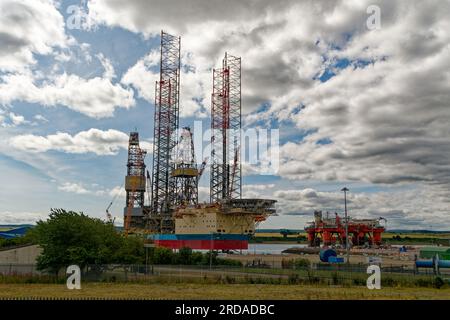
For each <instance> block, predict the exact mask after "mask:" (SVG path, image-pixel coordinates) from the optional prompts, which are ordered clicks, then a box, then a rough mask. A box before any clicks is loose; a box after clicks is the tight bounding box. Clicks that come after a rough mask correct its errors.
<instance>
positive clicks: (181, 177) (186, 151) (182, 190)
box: [172, 127, 198, 207]
mask: <svg viewBox="0 0 450 320" xmlns="http://www.w3.org/2000/svg"><path fill="white" fill-rule="evenodd" d="M176 153H177V154H176V158H175V170H174V171H173V172H172V176H173V177H174V178H175V181H176V190H175V205H176V206H177V207H178V206H187V205H195V204H197V203H198V181H197V180H198V169H197V164H196V161H195V150H194V140H193V138H192V132H191V129H190V128H189V127H185V128H183V130H182V132H181V137H180V139H179V141H178V144H177V148H176Z"/></svg>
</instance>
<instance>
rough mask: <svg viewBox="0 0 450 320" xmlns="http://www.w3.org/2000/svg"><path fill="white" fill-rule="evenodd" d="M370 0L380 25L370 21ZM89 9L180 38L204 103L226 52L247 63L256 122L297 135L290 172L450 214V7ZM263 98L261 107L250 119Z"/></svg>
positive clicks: (144, 4)
mask: <svg viewBox="0 0 450 320" xmlns="http://www.w3.org/2000/svg"><path fill="white" fill-rule="evenodd" d="M373 4H375V5H378V6H379V7H380V9H381V19H382V20H381V29H379V30H369V29H368V28H367V25H366V21H367V18H368V17H369V15H368V14H367V12H366V10H367V8H368V6H369V5H373ZM89 12H90V15H92V17H93V19H95V20H96V21H97V23H99V24H105V25H108V26H120V27H122V28H125V29H128V30H131V31H133V32H139V33H142V34H143V35H144V36H147V37H151V36H155V35H157V34H158V33H159V30H160V29H161V27H163V28H165V29H166V30H167V31H169V32H173V33H176V34H181V35H182V48H183V50H184V51H185V52H187V53H188V54H187V55H186V56H185V57H184V59H185V60H184V61H186V64H188V65H191V66H193V70H194V72H193V73H194V74H195V75H196V77H198V78H197V79H194V81H190V82H189V84H188V85H193V84H196V85H199V86H200V87H202V88H203V91H202V90H198V88H195V91H196V92H197V97H198V98H199V99H201V101H204V102H205V101H206V102H208V101H209V97H208V96H209V94H210V92H211V90H210V87H207V86H210V82H211V79H210V78H211V76H210V73H211V70H210V69H211V68H212V67H215V66H216V67H217V66H219V65H220V59H221V58H222V56H223V53H224V52H225V51H228V52H230V53H233V54H235V55H238V56H242V59H243V60H242V61H243V65H242V67H243V70H242V77H243V79H242V84H243V85H242V90H243V113H244V114H250V116H249V118H248V119H249V120H250V121H249V124H251V123H252V122H253V123H258V122H259V121H267V123H270V122H271V121H272V120H278V121H279V122H280V123H282V124H284V123H289V122H291V123H292V124H293V125H294V126H295V127H296V128H297V129H298V133H299V136H298V138H297V139H296V140H295V139H291V141H290V142H288V143H285V144H284V145H283V146H282V147H281V149H280V154H281V159H280V171H279V175H281V176H282V177H284V178H287V179H295V180H303V181H311V180H316V181H363V182H369V183H374V184H381V185H393V184H396V185H397V184H402V185H406V186H414V187H417V189H418V190H421V191H420V192H421V194H420V196H423V197H426V198H427V199H434V201H432V200H430V201H428V202H426V203H427V204H429V205H430V208H436V207H438V209H439V210H447V213H448V209H445V208H448V201H447V202H446V201H445V199H448V195H449V194H450V178H449V177H450V139H449V137H450V126H449V125H448V124H449V123H450V105H449V101H450V34H449V33H448V30H449V29H450V21H449V19H448V16H449V15H450V1H439V0H434V1H426V2H424V1H418V0H415V1H396V2H393V1H388V0H379V1H375V2H373V1H369V0H365V1H344V0H329V1H320V2H317V1H289V0H285V1H277V2H276V3H275V2H273V1H264V0H263V1H246V2H242V1H227V2H220V1H215V0H214V1H200V0H192V1H184V2H182V3H180V2H178V1H177V2H176V3H175V1H158V0H155V1H144V0H134V1H127V2H126V3H123V2H120V1H116V0H105V1H97V0H94V1H91V2H90V3H89ZM148 12H152V16H153V17H154V19H148V18H147V16H148ZM327 74H328V75H329V77H330V79H327V77H325V78H323V77H324V76H325V75H327ZM208 77H209V79H208ZM193 88H194V87H193ZM182 90H183V87H182ZM198 92H200V93H198ZM262 103H267V104H266V105H265V108H264V111H262V112H256V113H252V112H254V111H255V110H258V108H259V107H261V104H262ZM306 132H308V133H309V135H308V136H307V137H306V138H304V139H303V138H301V137H300V136H303V134H304V133H306ZM324 141H325V142H326V143H324ZM250 173H251V172H250ZM318 195H319V196H318V197H317V198H318V199H321V200H322V201H325V203H328V202H327V201H330V200H327V199H323V197H322V198H321V195H320V194H318ZM416 195H418V194H416ZM443 195H446V196H443ZM284 196H285V197H288V196H289V195H287V194H284ZM322 196H323V195H322ZM317 198H316V199H317ZM399 198H401V197H399ZM407 199H408V200H411V202H412V203H414V204H417V201H414V200H413V199H412V198H411V199H410V198H409V197H407ZM391 204H392V203H391ZM399 204H400V202H399V203H396V204H395V205H396V206H397V207H398V206H399ZM393 205H394V204H393ZM418 208H420V209H417V208H416V209H415V210H416V212H417V213H416V214H417V215H424V214H426V215H433V213H432V212H430V210H429V209H427V207H425V206H423V205H422V206H420V207H418ZM386 210H388V209H387V208H386ZM442 212H444V211H441V213H442ZM414 214H415V213H414V210H410V211H408V215H409V217H411V216H412V217H414ZM442 214H443V213H442ZM411 219H412V218H411ZM427 219H432V218H431V217H427ZM413 220H414V219H412V220H410V221H413ZM414 221H415V220H414Z"/></svg>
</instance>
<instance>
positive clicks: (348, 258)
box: [341, 187, 350, 264]
mask: <svg viewBox="0 0 450 320" xmlns="http://www.w3.org/2000/svg"><path fill="white" fill-rule="evenodd" d="M341 191H343V192H344V206H345V251H346V254H347V264H348V263H350V251H349V247H348V217H347V192H348V191H350V190H348V189H347V188H346V187H344V188H342V190H341Z"/></svg>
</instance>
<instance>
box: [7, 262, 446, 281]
mask: <svg viewBox="0 0 450 320" xmlns="http://www.w3.org/2000/svg"><path fill="white" fill-rule="evenodd" d="M81 271H82V274H81V279H82V281H84V282H141V283H161V282H202V283H205V282H206V283H266V284H302V283H305V284H306V283H307V284H327V285H360V286H365V285H366V281H367V278H368V276H369V275H368V274H367V265H365V266H364V265H345V264H341V265H331V264H312V265H310V266H309V267H308V266H303V267H295V266H294V267H292V268H284V269H283V268H265V267H233V266H205V265H87V266H84V267H82V270H81ZM441 276H442V275H441ZM66 277H67V275H66V274H65V269H64V268H61V270H60V271H59V272H58V274H52V273H47V272H44V271H40V270H38V269H37V266H36V265H33V264H26V265H24V264H22V265H17V264H3V265H1V264H0V282H10V281H12V280H11V279H15V280H14V281H17V282H31V283H32V282H40V281H43V282H64V281H65V279H66ZM447 278H448V275H447ZM381 279H382V284H383V285H385V286H395V285H405V286H433V285H434V281H435V279H436V274H435V273H434V272H433V271H431V270H422V271H420V272H418V271H417V270H416V271H415V270H411V269H407V268H403V267H398V266H384V267H382V268H381ZM445 279H446V276H444V280H445Z"/></svg>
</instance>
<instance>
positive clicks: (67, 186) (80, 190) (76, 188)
mask: <svg viewBox="0 0 450 320" xmlns="http://www.w3.org/2000/svg"><path fill="white" fill-rule="evenodd" d="M58 190H61V191H64V192H71V193H76V194H87V193H89V190H87V189H86V188H84V187H83V186H82V185H81V184H78V183H71V182H65V183H63V184H62V185H60V186H58Z"/></svg>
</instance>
